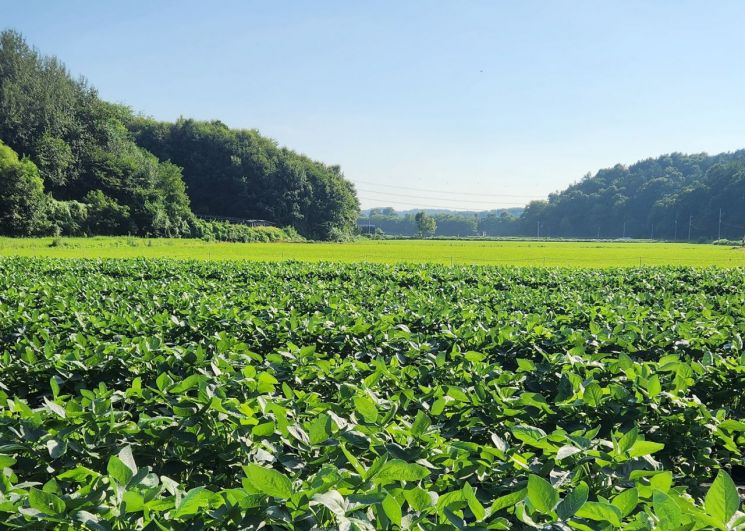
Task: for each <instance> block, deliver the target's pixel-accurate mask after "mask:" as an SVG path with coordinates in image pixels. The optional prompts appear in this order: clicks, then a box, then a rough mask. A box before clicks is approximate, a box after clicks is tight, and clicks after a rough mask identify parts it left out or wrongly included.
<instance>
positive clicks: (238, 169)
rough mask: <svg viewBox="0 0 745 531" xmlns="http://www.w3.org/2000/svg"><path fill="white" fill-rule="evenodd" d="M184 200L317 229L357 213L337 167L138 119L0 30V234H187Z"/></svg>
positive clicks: (213, 129)
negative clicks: (104, 99)
mask: <svg viewBox="0 0 745 531" xmlns="http://www.w3.org/2000/svg"><path fill="white" fill-rule="evenodd" d="M151 150H152V152H151ZM153 152H154V153H155V155H154V154H153ZM182 168H183V174H182ZM184 178H185V179H184ZM185 180H186V182H185ZM192 207H193V209H194V211H196V212H197V213H205V214H207V213H208V214H211V215H219V216H234V217H242V218H260V219H267V220H269V221H272V222H274V223H275V224H277V225H280V226H285V225H291V226H294V227H295V228H296V229H297V230H298V231H299V232H300V233H301V234H303V235H305V236H307V237H311V238H319V239H328V238H342V237H344V236H346V235H348V234H351V233H352V232H353V231H354V229H355V220H356V217H357V215H358V213H359V205H358V202H357V197H356V194H355V191H354V189H353V187H352V185H351V183H349V182H348V181H346V180H345V179H344V178H343V176H342V174H341V171H340V169H339V168H338V167H336V166H326V165H324V164H321V163H318V162H314V161H311V160H310V159H308V158H306V157H304V156H301V155H298V154H296V153H294V152H292V151H290V150H287V149H283V148H279V147H278V146H277V145H276V143H275V142H274V141H272V140H269V139H267V138H264V137H262V136H260V135H259V134H258V133H257V132H256V131H235V130H230V129H228V128H227V127H225V126H224V125H222V124H220V123H219V122H209V123H204V122H194V121H190V120H182V121H179V122H178V123H176V124H162V123H157V122H154V121H151V120H147V119H144V118H141V117H138V116H136V115H134V114H133V113H132V112H131V111H130V110H129V109H128V108H126V107H124V106H121V105H112V104H110V103H107V102H105V101H103V100H101V99H100V98H99V97H98V94H97V92H96V90H95V89H94V88H92V87H91V86H90V85H88V83H87V82H86V81H84V80H76V79H73V78H72V77H71V76H70V74H69V72H68V71H67V69H66V68H65V66H64V65H63V64H62V63H61V62H60V61H59V60H58V59H56V58H55V57H45V56H42V55H41V54H40V53H39V52H38V51H36V50H35V49H34V48H32V47H30V46H29V45H28V44H27V43H26V42H25V41H24V39H23V37H22V36H21V35H20V34H18V33H17V32H14V31H4V32H2V33H0V233H2V234H11V235H31V234H55V233H61V234H127V233H130V234H139V235H146V234H149V235H154V236H194V235H199V234H200V232H199V230H201V229H200V227H202V228H203V224H200V223H199V222H198V221H197V220H196V218H195V217H194V215H193V213H192ZM198 229H199V230H198Z"/></svg>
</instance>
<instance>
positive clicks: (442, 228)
mask: <svg viewBox="0 0 745 531" xmlns="http://www.w3.org/2000/svg"><path fill="white" fill-rule="evenodd" d="M431 216H432V217H433V218H434V220H435V222H436V224H437V230H436V232H435V235H438V236H475V235H486V236H532V237H536V236H537V237H541V238H543V237H547V238H548V237H556V238H606V239H607V238H613V239H615V238H624V237H625V238H639V239H641V238H644V239H647V238H650V239H662V240H673V241H689V240H690V241H711V240H716V239H729V240H737V239H741V238H742V237H743V234H745V150H739V151H735V152H732V153H721V154H718V155H713V156H710V155H707V154H705V153H699V154H691V155H685V154H681V153H672V154H669V155H663V156H660V157H657V158H651V159H646V160H642V161H639V162H637V163H635V164H632V165H630V166H624V165H621V164H618V165H616V166H614V167H612V168H606V169H602V170H599V171H598V172H597V173H595V175H591V174H587V175H585V177H583V178H582V179H581V180H580V181H579V182H577V183H575V184H572V185H571V186H569V187H567V188H566V189H565V190H563V191H561V192H556V193H552V194H549V196H548V199H547V200H545V201H532V202H530V203H528V204H527V205H526V207H525V209H524V210H523V211H522V213H521V214H520V215H512V214H511V213H509V212H507V211H500V212H488V213H480V214H474V213H457V212H451V213H433V214H431ZM358 223H359V225H360V227H361V229H362V230H363V232H364V231H365V226H366V225H369V226H375V227H378V228H379V229H380V230H381V231H382V232H384V233H387V234H399V235H406V236H413V235H416V234H417V231H418V228H417V225H416V220H415V219H414V215H413V214H409V213H407V214H401V213H397V212H396V211H395V210H394V209H392V208H379V209H373V210H371V211H370V213H369V214H368V215H366V216H361V217H360V219H359V221H358Z"/></svg>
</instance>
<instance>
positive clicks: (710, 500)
mask: <svg viewBox="0 0 745 531" xmlns="http://www.w3.org/2000/svg"><path fill="white" fill-rule="evenodd" d="M704 506H705V508H706V512H707V514H708V515H709V516H711V517H713V518H716V520H717V521H718V522H719V523H720V524H721V525H726V524H727V523H728V522H729V521H730V518H732V515H734V514H735V512H736V511H737V509H739V507H740V495H739V494H738V493H737V487H736V486H735V482H734V481H732V478H731V477H730V476H729V474H727V472H725V471H724V470H720V471H719V472H718V473H717V477H716V479H714V482H713V483H712V484H711V487H709V491H708V492H707V493H706V498H705V499H704Z"/></svg>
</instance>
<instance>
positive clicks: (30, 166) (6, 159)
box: [0, 142, 45, 236]
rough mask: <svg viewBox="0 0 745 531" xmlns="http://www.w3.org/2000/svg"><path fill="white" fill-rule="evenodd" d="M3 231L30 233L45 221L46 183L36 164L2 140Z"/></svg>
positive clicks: (0, 222) (0, 198)
mask: <svg viewBox="0 0 745 531" xmlns="http://www.w3.org/2000/svg"><path fill="white" fill-rule="evenodd" d="M0 191H1V193H0V232H1V233H2V234H7V235H11V236H29V235H31V234H34V233H36V232H37V231H39V230H40V229H42V227H43V224H44V207H45V196H44V183H43V181H42V179H41V176H40V175H39V170H38V169H37V167H36V165H34V163H33V162H31V161H30V160H28V159H22V160H21V159H19V158H18V155H17V154H16V152H15V151H13V150H12V149H10V148H9V147H8V146H6V145H5V144H3V143H2V142H0Z"/></svg>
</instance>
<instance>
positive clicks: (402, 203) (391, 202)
mask: <svg viewBox="0 0 745 531" xmlns="http://www.w3.org/2000/svg"><path fill="white" fill-rule="evenodd" d="M362 200H363V201H367V202H371V201H379V202H381V203H382V205H381V206H389V205H399V206H405V207H408V209H409V210H417V209H422V208H436V209H439V210H470V211H489V210H506V209H507V208H509V207H499V206H494V207H492V208H470V209H468V208H457V207H453V205H450V206H444V205H421V204H418V206H412V205H413V204H414V203H412V202H411V201H409V202H405V201H394V200H390V199H369V198H368V199H364V198H362Z"/></svg>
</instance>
